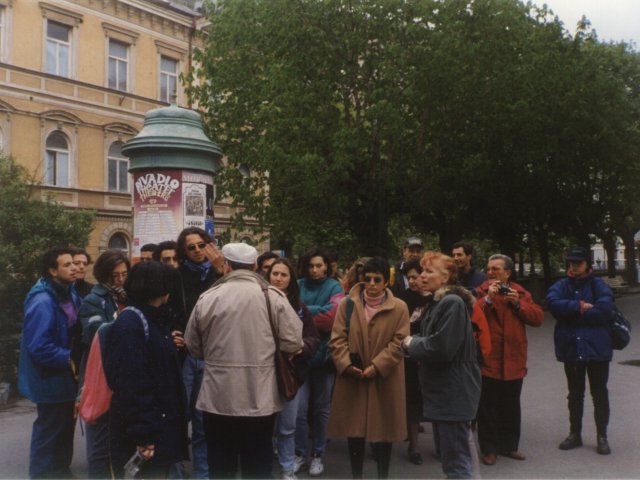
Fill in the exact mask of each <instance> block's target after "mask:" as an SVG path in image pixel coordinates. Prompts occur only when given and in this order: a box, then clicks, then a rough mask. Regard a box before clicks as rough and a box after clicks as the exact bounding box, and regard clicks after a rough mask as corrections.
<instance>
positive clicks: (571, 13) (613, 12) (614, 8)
mask: <svg viewBox="0 0 640 480" xmlns="http://www.w3.org/2000/svg"><path fill="white" fill-rule="evenodd" d="M533 3H535V4H537V5H540V6H541V5H543V4H545V3H546V4H547V5H548V6H549V8H551V10H553V12H554V13H555V14H556V15H557V16H558V17H559V18H560V20H561V21H562V22H563V23H564V26H565V28H566V29H567V30H569V32H571V33H572V34H573V33H575V30H576V23H578V20H580V18H581V17H582V15H585V16H586V17H587V18H588V19H589V20H590V21H591V25H592V27H593V28H594V29H595V30H596V33H597V34H598V38H599V39H600V40H604V41H609V40H614V41H622V40H624V41H626V42H629V41H631V40H632V41H633V42H634V43H635V49H636V50H638V46H639V45H640V0H533Z"/></svg>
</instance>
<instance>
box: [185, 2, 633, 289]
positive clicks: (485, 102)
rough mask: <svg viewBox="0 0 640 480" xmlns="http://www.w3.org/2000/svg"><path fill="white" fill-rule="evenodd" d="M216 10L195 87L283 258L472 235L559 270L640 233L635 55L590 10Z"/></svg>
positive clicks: (231, 181) (346, 6) (230, 171)
mask: <svg viewBox="0 0 640 480" xmlns="http://www.w3.org/2000/svg"><path fill="white" fill-rule="evenodd" d="M217 5H218V7H217V8H216V9H215V11H213V12H212V13H211V15H210V20H211V31H210V32H209V36H208V40H207V44H206V47H205V48H204V49H203V50H201V51H197V52H196V54H195V57H196V61H197V62H196V65H197V67H196V68H195V69H194V71H193V72H192V77H191V78H190V79H189V80H190V83H189V84H190V87H189V88H188V92H189V94H190V95H191V97H192V99H193V100H194V101H196V102H197V104H198V105H199V106H200V108H201V110H202V111H203V114H204V117H205V120H206V122H207V127H208V129H209V133H210V134H211V135H212V136H213V137H214V138H216V139H217V140H218V141H220V142H221V144H222V145H223V146H224V150H225V153H226V154H227V156H228V162H229V164H228V168H226V169H224V171H223V172H222V173H221V175H220V178H219V180H220V181H221V186H222V190H224V192H225V193H226V194H228V195H229V196H230V197H232V198H234V201H235V202H236V204H238V205H242V206H243V207H244V209H243V210H242V214H244V215H249V216H252V217H255V218H257V219H258V221H259V222H260V223H261V224H262V225H265V226H269V227H270V229H271V234H272V237H273V238H274V239H276V240H277V241H276V244H277V245H279V246H280V247H281V248H285V249H286V250H287V251H288V252H289V253H291V248H292V247H294V250H296V249H300V248H301V247H302V246H308V245H309V244H311V243H318V244H324V245H327V246H331V247H333V248H335V249H337V250H339V251H341V252H342V253H343V256H344V257H348V256H351V257H355V256H357V255H362V254H369V255H370V254H386V255H389V254H391V253H392V252H393V250H394V248H393V243H394V240H395V241H397V240H398V239H391V238H390V232H398V231H412V232H424V233H432V232H433V233H436V234H437V236H438V238H439V241H440V246H441V248H442V249H446V248H448V247H449V246H450V245H451V243H452V242H453V241H455V240H459V239H460V238H465V237H466V238H469V237H470V236H474V237H476V238H486V239H488V240H489V241H492V242H495V243H496V244H497V245H499V247H500V249H501V251H503V252H504V253H508V254H514V253H517V252H518V253H520V255H521V256H522V255H523V252H524V251H527V252H529V255H530V256H531V257H532V258H533V257H534V256H539V257H540V258H541V260H542V264H543V270H544V274H545V277H546V278H547V279H550V277H551V275H552V274H553V270H552V265H553V263H554V262H553V258H552V257H553V256H554V255H555V253H556V252H555V250H556V249H559V248H561V246H563V245H565V244H566V243H567V241H566V240H565V239H567V238H568V239H571V241H578V242H582V243H584V242H585V241H588V240H587V239H588V238H589V234H593V233H595V234H597V235H598V236H600V237H601V238H609V237H608V235H609V236H610V235H614V234H620V233H621V228H622V227H623V226H627V227H626V228H627V230H632V229H633V228H634V227H635V226H636V223H637V222H636V221H635V219H636V218H637V214H636V210H635V207H634V206H633V205H635V204H636V203H635V201H634V199H633V198H632V197H633V195H632V192H633V189H634V188H635V185H636V184H637V180H638V178H637V166H638V159H639V155H638V153H639V138H640V137H639V132H640V129H638V119H639V116H638V101H637V89H638V87H637V86H638V85H640V82H638V80H639V79H640V78H639V77H638V67H639V65H640V62H639V59H638V55H637V53H635V52H634V51H633V50H632V49H630V48H629V47H628V46H627V45H625V44H603V43H601V42H599V41H598V40H597V37H596V36H595V34H594V33H593V32H592V31H591V30H590V28H589V24H588V21H586V19H583V21H582V23H581V24H580V25H579V28H578V29H577V32H576V33H575V34H574V35H571V34H569V33H568V31H567V30H566V29H565V28H564V26H563V25H562V23H561V22H560V21H559V19H558V18H557V17H554V16H553V15H552V14H551V12H550V11H549V10H548V9H547V8H546V7H540V8H539V7H536V6H534V5H533V4H532V3H531V2H527V3H524V2H521V1H514V0H474V1H469V0H448V1H446V2H443V1H436V0H412V1H411V0H410V1H406V0H378V1H374V2H371V1H365V0H349V1H347V0H323V1H320V0H296V1H294V0H269V1H266V0H233V1H222V2H217ZM195 79H198V80H199V81H198V82H195V81H193V80H195ZM241 165H242V166H243V167H245V168H244V169H243V171H244V172H245V174H244V175H243V174H241V173H240V172H241V170H240V169H239V168H238V167H239V166H241ZM247 169H248V170H249V171H250V172H251V174H250V175H246V172H247ZM400 221H402V222H403V223H404V225H403V228H398V222H400ZM625 238H627V239H628V238H631V237H630V236H629V235H628V234H627V235H626V237H625ZM297 251H299V250H297ZM531 261H532V262H533V259H532V260H531Z"/></svg>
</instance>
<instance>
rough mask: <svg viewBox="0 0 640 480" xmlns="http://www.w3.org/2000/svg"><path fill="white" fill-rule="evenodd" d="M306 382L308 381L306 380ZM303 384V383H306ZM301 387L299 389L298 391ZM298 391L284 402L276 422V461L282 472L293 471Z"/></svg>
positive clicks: (298, 403)
mask: <svg viewBox="0 0 640 480" xmlns="http://www.w3.org/2000/svg"><path fill="white" fill-rule="evenodd" d="M307 382H308V380H307ZM307 382H305V383H307ZM302 388H303V387H300V390H301V389H302ZM300 390H298V393H296V396H295V397H293V398H292V399H291V400H289V401H288V402H284V407H283V408H282V411H281V412H280V413H279V414H278V419H277V420H276V429H277V437H278V461H279V462H280V467H281V468H282V471H283V472H290V471H292V470H293V467H294V461H295V455H296V442H295V433H296V420H297V418H298V406H299V405H300V402H299V399H300Z"/></svg>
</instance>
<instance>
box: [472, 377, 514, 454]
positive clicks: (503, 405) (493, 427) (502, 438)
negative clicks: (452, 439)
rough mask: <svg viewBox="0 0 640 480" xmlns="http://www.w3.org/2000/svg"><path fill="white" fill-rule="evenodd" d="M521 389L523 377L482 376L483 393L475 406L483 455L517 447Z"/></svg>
mask: <svg viewBox="0 0 640 480" xmlns="http://www.w3.org/2000/svg"><path fill="white" fill-rule="evenodd" d="M520 392H522V379H518V380H496V379H495V378H489V377H485V376H483V377H482V394H481V395H480V406H479V407H478V442H479V444H480V451H481V452H482V453H483V454H484V455H487V454H489V453H495V454H497V453H509V452H515V451H516V450H518V445H519V444H520V418H521V414H520Z"/></svg>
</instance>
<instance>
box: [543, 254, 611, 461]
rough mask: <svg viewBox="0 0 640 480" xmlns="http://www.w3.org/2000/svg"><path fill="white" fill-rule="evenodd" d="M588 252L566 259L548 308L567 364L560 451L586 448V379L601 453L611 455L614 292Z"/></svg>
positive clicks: (557, 347) (557, 346)
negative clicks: (597, 272)
mask: <svg viewBox="0 0 640 480" xmlns="http://www.w3.org/2000/svg"><path fill="white" fill-rule="evenodd" d="M590 257H591V256H590V253H589V251H588V250H587V249H585V248H582V247H575V248H573V249H572V250H571V251H570V252H569V254H568V255H567V266H568V268H567V276H566V277H565V278H563V279H562V280H560V281H558V282H556V283H554V284H553V285H552V286H551V288H549V291H548V292H547V306H548V307H549V311H550V312H551V314H552V315H553V317H554V318H555V319H556V321H557V322H556V328H555V331H554V343H555V351H556V358H557V359H558V361H559V362H563V363H564V371H565V374H566V376H567V386H568V387H569V396H568V397H567V398H568V400H569V402H568V405H569V426H570V431H569V436H568V437H567V438H566V439H564V440H563V441H562V442H561V443H560V445H559V446H558V448H560V450H571V449H573V448H576V447H581V446H582V413H583V410H584V391H585V380H586V377H588V378H589V388H590V390H591V396H592V397H593V410H594V412H593V413H594V417H595V422H596V430H597V439H596V441H597V444H596V451H597V452H598V453H599V454H600V455H608V454H610V453H611V448H610V447H609V442H608V440H607V425H608V423H609V393H608V390H607V381H608V379H609V363H610V362H611V358H612V355H613V351H612V349H611V334H610V322H611V317H612V315H613V308H614V307H613V294H612V292H611V289H610V288H609V287H608V286H607V284H606V283H605V282H604V281H603V280H602V279H600V278H598V277H596V276H594V275H593V271H592V269H591V258H590Z"/></svg>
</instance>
